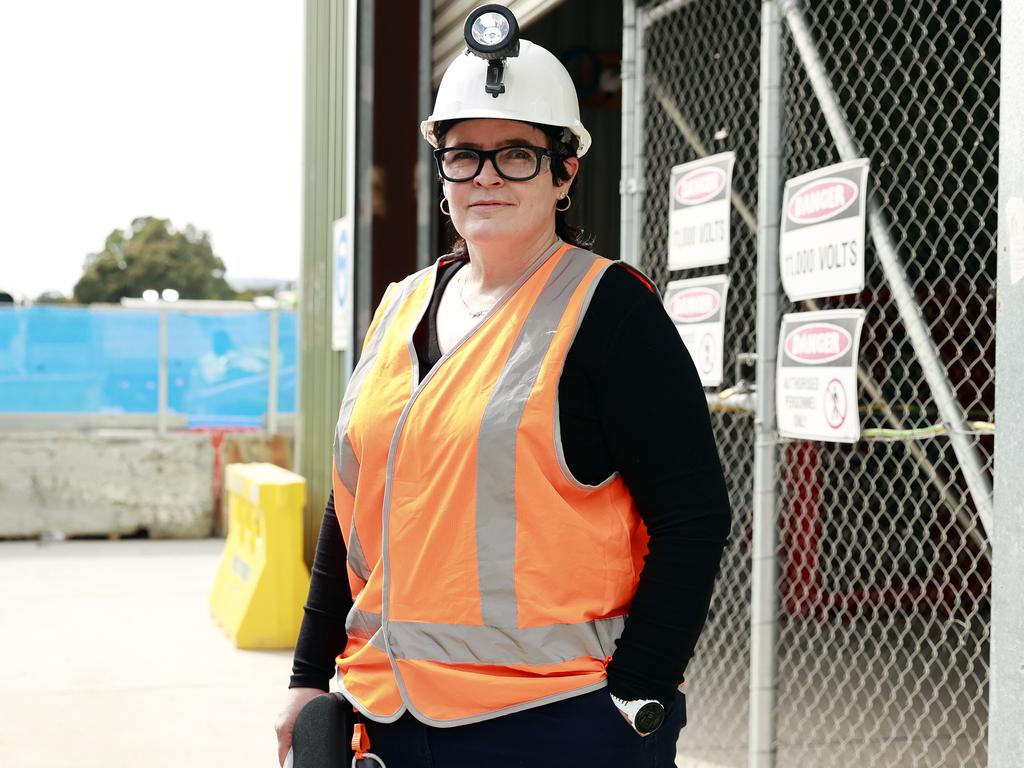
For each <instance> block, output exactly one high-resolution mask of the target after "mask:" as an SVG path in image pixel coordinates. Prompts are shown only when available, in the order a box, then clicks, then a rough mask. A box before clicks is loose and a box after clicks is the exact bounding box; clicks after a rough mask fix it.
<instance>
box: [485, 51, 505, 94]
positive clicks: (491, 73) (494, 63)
mask: <svg viewBox="0 0 1024 768" xmlns="http://www.w3.org/2000/svg"><path fill="white" fill-rule="evenodd" d="M504 77H505V60H504V59H491V60H490V61H488V62H487V83H486V84H485V85H484V90H485V91H487V93H489V94H491V96H493V97H494V98H498V94H499V93H504V92H505V84H504V83H503V82H501V81H502V80H503V79H504Z"/></svg>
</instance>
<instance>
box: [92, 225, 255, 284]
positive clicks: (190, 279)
mask: <svg viewBox="0 0 1024 768" xmlns="http://www.w3.org/2000/svg"><path fill="white" fill-rule="evenodd" d="M149 288H152V289H155V290H158V291H160V290H163V289H164V288H174V289H175V290H177V291H178V294H179V296H180V297H181V298H182V299H233V298H234V297H235V292H234V291H233V290H232V289H231V286H230V285H228V284H227V281H226V280H225V279H224V262H222V261H221V260H220V258H218V257H217V256H216V255H215V254H214V252H213V247H212V246H211V245H210V236H209V235H208V234H207V233H206V232H200V231H199V230H197V229H196V228H195V227H193V226H192V225H191V224H189V225H187V226H186V227H185V229H184V230H183V231H181V230H175V229H173V228H172V227H171V223H170V221H168V220H167V219H157V218H154V217H152V216H145V217H140V218H137V219H135V220H134V221H133V222H132V226H131V229H129V230H124V231H122V230H120V229H115V230H114V231H113V232H111V233H110V234H109V235H107V240H106V243H105V244H104V246H103V250H102V251H100V252H99V253H91V254H89V255H88V256H87V257H86V259H85V267H84V270H83V273H82V277H81V278H79V280H78V283H77V284H76V285H75V288H74V299H75V301H77V302H78V303H79V304H91V303H93V302H111V303H116V302H118V301H120V300H121V299H122V298H123V297H126V296H128V297H135V298H138V297H139V296H141V295H142V292H143V291H145V290H147V289H149Z"/></svg>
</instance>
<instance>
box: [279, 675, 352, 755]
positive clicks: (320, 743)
mask: <svg viewBox="0 0 1024 768" xmlns="http://www.w3.org/2000/svg"><path fill="white" fill-rule="evenodd" d="M354 726H355V718H354V717H353V712H352V705H351V704H349V703H348V702H347V701H345V699H344V697H342V696H339V695H338V694H336V693H325V694H324V695H323V696H317V697H316V698H315V699H313V700H312V701H310V702H309V703H308V704H306V706H304V707H303V708H302V711H301V712H299V716H298V717H297V718H295V729H294V730H293V731H292V760H293V762H292V765H293V766H294V768H349V766H351V764H352V746H351V745H352V729H353V728H354Z"/></svg>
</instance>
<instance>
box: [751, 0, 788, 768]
mask: <svg viewBox="0 0 1024 768" xmlns="http://www.w3.org/2000/svg"><path fill="white" fill-rule="evenodd" d="M780 35H781V30H780V23H779V9H778V7H777V5H776V3H775V0H763V2H762V3H761V75H760V77H761V95H760V118H761V119H760V126H759V137H758V193H757V222H758V227H757V393H756V412H755V416H754V428H755V433H756V435H757V437H756V447H755V454H754V516H753V535H752V553H751V557H752V560H753V562H752V569H751V604H750V724H749V727H750V742H749V747H748V756H749V765H750V768H772V767H773V766H774V765H775V749H776V747H775V742H776V739H775V678H776V666H777V661H776V656H775V654H776V643H777V641H778V634H779V630H778V615H779V588H778V562H777V557H778V530H777V526H776V524H775V518H776V514H775V512H776V484H777V482H778V470H777V467H776V447H777V443H778V440H777V436H776V433H775V356H776V346H777V335H778V327H779V318H778V314H779V312H778V304H779V253H778V250H779V217H780V208H781V190H782V167H781V166H782V50H781V41H780Z"/></svg>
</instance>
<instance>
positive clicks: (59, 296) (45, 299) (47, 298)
mask: <svg viewBox="0 0 1024 768" xmlns="http://www.w3.org/2000/svg"><path fill="white" fill-rule="evenodd" d="M69 302H70V299H68V297H67V296H65V295H64V294H63V293H61V292H60V291H43V292H42V293H40V294H39V295H38V296H36V300H35V301H34V302H32V303H33V304H68V303H69Z"/></svg>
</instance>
